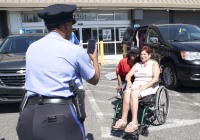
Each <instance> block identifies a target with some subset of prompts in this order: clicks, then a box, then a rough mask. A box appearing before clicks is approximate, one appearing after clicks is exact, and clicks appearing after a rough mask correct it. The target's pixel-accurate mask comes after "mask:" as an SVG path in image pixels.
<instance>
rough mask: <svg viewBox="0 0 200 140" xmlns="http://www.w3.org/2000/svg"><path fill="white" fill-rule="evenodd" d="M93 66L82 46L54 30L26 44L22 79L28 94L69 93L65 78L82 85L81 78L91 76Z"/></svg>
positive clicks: (80, 87) (93, 72)
mask: <svg viewBox="0 0 200 140" xmlns="http://www.w3.org/2000/svg"><path fill="white" fill-rule="evenodd" d="M94 74H95V70H94V68H93V66H92V64H91V60H90V58H89V56H88V54H87V53H86V51H85V50H84V49H83V48H80V47H79V46H78V45H74V44H72V43H71V42H70V41H68V40H66V39H64V38H63V37H62V36H61V35H60V34H58V33H56V32H50V33H49V34H48V35H46V36H45V37H43V38H42V39H40V40H38V41H36V42H34V43H33V44H31V45H30V47H29V48H28V50H27V52H26V83H25V88H26V90H27V94H28V95H29V96H33V95H35V94H41V95H44V96H49V97H56V96H59V97H66V98H67V97H69V96H71V95H73V93H72V92H71V91H70V89H69V81H70V80H75V82H76V84H77V86H78V87H79V89H82V88H83V84H82V78H83V79H84V80H89V79H91V78H92V77H93V76H94Z"/></svg>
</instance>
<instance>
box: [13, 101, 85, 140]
mask: <svg viewBox="0 0 200 140" xmlns="http://www.w3.org/2000/svg"><path fill="white" fill-rule="evenodd" d="M17 134H18V137H19V140H85V134H84V128H83V126H82V125H81V123H80V122H79V121H78V119H77V117H76V114H75V111H74V108H73V107H72V105H69V104H64V105H62V104H44V105H27V106H26V107H25V109H24V110H23V111H22V112H21V113H20V117H19V120H18V124H17Z"/></svg>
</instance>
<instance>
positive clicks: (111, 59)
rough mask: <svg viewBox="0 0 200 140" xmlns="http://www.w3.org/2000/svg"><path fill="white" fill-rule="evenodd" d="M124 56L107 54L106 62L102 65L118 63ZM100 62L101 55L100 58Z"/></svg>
mask: <svg viewBox="0 0 200 140" xmlns="http://www.w3.org/2000/svg"><path fill="white" fill-rule="evenodd" d="M122 58H123V56H122V54H120V55H116V56H105V57H104V63H103V64H102V65H109V64H116V65H117V64H118V63H119V61H120V60H121V59H122ZM98 60H99V64H100V57H99V58H98Z"/></svg>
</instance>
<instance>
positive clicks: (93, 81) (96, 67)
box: [87, 47, 100, 85]
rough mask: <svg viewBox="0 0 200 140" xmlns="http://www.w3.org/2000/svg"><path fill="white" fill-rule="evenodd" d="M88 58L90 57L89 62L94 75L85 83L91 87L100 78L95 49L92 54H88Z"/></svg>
mask: <svg viewBox="0 0 200 140" xmlns="http://www.w3.org/2000/svg"><path fill="white" fill-rule="evenodd" d="M89 56H90V58H91V60H92V61H93V67H94V69H95V74H94V76H93V77H92V78H91V79H89V80H87V82H88V83H90V84H92V85H96V84H97V83H98V82H99V78H100V69H99V64H98V54H97V47H96V48H95V51H94V53H93V54H90V53H89Z"/></svg>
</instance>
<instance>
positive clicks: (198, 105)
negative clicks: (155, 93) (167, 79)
mask: <svg viewBox="0 0 200 140" xmlns="http://www.w3.org/2000/svg"><path fill="white" fill-rule="evenodd" d="M170 103H178V104H183V105H189V106H197V107H200V103H197V102H194V101H193V102H192V103H191V102H181V101H177V100H176V101H170Z"/></svg>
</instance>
